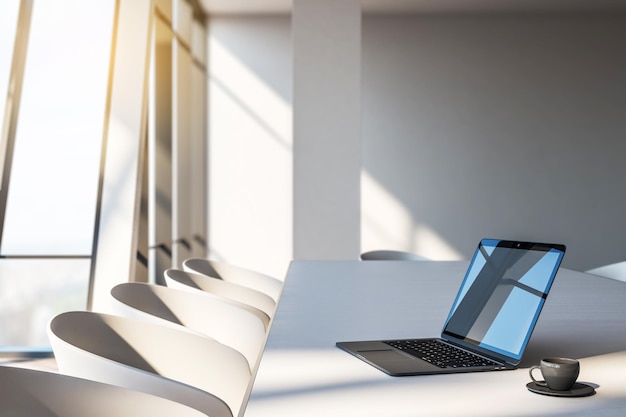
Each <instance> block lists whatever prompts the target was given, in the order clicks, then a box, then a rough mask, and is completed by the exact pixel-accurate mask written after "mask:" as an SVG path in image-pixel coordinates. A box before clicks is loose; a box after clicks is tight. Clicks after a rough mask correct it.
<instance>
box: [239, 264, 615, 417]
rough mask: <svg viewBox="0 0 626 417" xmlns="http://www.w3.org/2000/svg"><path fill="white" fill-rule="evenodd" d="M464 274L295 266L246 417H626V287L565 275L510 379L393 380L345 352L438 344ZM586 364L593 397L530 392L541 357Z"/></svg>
mask: <svg viewBox="0 0 626 417" xmlns="http://www.w3.org/2000/svg"><path fill="white" fill-rule="evenodd" d="M467 265H468V263H467V262H430V261H409V262H406V261H405V262H398V261H366V262H363V261H296V262H293V263H292V264H291V267H290V269H289V272H288V275H287V278H286V281H285V288H284V291H283V294H282V297H281V299H280V302H279V305H278V309H277V312H276V316H275V318H274V321H273V324H272V328H271V331H270V334H269V337H268V341H267V346H266V349H265V353H264V355H263V357H262V359H261V362H260V365H259V367H258V372H257V375H256V380H255V382H254V384H253V387H252V392H251V395H250V399H249V403H248V406H247V409H246V411H245V416H246V417H281V416H285V417H296V416H297V417H306V416H315V417H329V416H359V417H365V416H384V417H390V416H394V417H401V416H430V417H433V416H446V417H450V416H483V417H484V416H498V417H502V416H594V417H597V416H625V415H626V283H623V282H617V281H613V280H609V279H605V278H600V277H596V276H593V275H589V274H584V273H580V272H575V271H571V270H567V269H563V268H562V269H561V270H560V271H559V273H558V274H557V277H556V279H555V282H554V285H553V287H552V290H551V292H550V294H549V295H548V298H547V301H546V304H545V306H544V309H543V312H542V314H541V316H540V318H539V321H538V323H537V327H536V328H535V332H534V333H533V336H532V337H531V340H530V342H529V345H528V347H527V350H526V353H525V355H524V358H523V360H522V364H521V368H520V369H517V370H513V371H500V372H484V373H468V374H454V375H432V376H411V377H391V376H388V375H386V374H384V373H383V372H381V371H379V370H377V369H375V368H373V367H372V366H370V365H368V364H366V363H365V362H362V361H360V360H359V359H357V358H354V357H352V356H351V355H349V354H347V353H345V352H343V351H341V350H339V349H338V348H336V347H335V342H336V341H340V340H367V339H384V338H411V337H428V336H439V334H440V331H441V327H442V325H443V323H444V320H445V318H446V316H447V314H448V309H449V308H450V306H451V305H452V302H453V299H454V297H455V295H456V291H457V289H458V287H459V286H460V283H461V281H462V279H463V276H464V274H465V270H466V268H467ZM547 356H565V357H573V358H578V359H579V360H580V362H581V372H580V377H579V381H582V382H589V383H593V384H595V386H596V387H597V388H596V392H597V393H596V394H595V395H594V396H591V397H583V398H556V397H548V396H542V395H538V394H533V393H531V392H529V391H528V390H527V389H526V383H527V382H529V377H528V367H530V366H531V365H533V364H535V363H538V362H539V360H540V359H541V358H542V357H547Z"/></svg>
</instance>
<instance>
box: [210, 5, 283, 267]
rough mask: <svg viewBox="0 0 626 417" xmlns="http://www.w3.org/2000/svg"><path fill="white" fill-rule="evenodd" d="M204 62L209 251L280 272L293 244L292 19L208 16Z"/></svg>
mask: <svg viewBox="0 0 626 417" xmlns="http://www.w3.org/2000/svg"><path fill="white" fill-rule="evenodd" d="M207 63H208V72H209V80H208V95H209V103H208V120H207V124H208V132H209V133H208V134H209V149H208V153H209V167H208V171H209V202H208V205H209V215H208V223H209V224H208V247H209V256H210V257H211V258H213V259H218V260H223V261H226V262H231V263H234V264H237V265H241V266H244V267H247V268H251V269H255V270H258V271H260V272H264V273H266V274H270V275H273V276H276V277H277V278H282V277H283V276H284V274H285V272H286V270H287V267H288V266H289V261H290V260H291V258H292V251H293V249H292V248H293V244H292V229H293V226H292V219H293V214H292V159H293V158H292V147H293V144H292V132H291V131H292V115H291V80H292V77H291V36H290V22H289V18H287V17H273V16H265V17H213V18H211V19H210V20H209V22H208V56H207Z"/></svg>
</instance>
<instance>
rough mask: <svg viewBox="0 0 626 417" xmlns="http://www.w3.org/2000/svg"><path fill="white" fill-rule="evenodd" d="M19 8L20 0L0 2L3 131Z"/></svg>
mask: <svg viewBox="0 0 626 417" xmlns="http://www.w3.org/2000/svg"><path fill="white" fill-rule="evenodd" d="M19 8H20V0H3V1H1V2H0V132H2V129H1V128H2V122H3V120H4V111H5V106H6V97H7V92H8V87H9V77H10V76H11V61H12V58H13V46H14V44H15V29H16V27H17V14H18V12H19Z"/></svg>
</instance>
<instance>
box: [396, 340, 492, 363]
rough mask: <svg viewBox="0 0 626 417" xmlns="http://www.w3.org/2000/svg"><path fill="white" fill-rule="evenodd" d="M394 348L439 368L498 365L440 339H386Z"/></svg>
mask: <svg viewBox="0 0 626 417" xmlns="http://www.w3.org/2000/svg"><path fill="white" fill-rule="evenodd" d="M385 343H387V344H388V345H390V346H393V347H394V348H396V349H399V350H401V351H403V352H406V353H408V354H409V355H413V356H415V357H418V358H420V359H422V360H425V361H426V362H429V363H432V364H433V365H436V366H438V367H440V368H469V367H474V366H491V365H493V366H500V365H499V364H498V363H497V362H494V361H492V360H489V359H487V358H483V357H481V356H478V355H476V354H473V353H471V352H467V351H465V350H462V349H459V348H456V347H454V346H452V345H449V344H447V343H444V342H442V341H440V340H437V339H433V340H388V341H386V342H385Z"/></svg>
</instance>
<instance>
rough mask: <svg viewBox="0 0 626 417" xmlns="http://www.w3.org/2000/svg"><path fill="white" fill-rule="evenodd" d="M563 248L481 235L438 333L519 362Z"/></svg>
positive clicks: (560, 258)
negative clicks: (445, 319) (440, 331)
mask: <svg viewBox="0 0 626 417" xmlns="http://www.w3.org/2000/svg"><path fill="white" fill-rule="evenodd" d="M564 253H565V247H564V246H563V245H547V244H537V243H524V242H513V241H502V240H495V239H483V240H482V241H481V242H480V244H479V245H478V248H477V250H476V252H475V253H474V257H473V259H472V261H471V263H470V267H469V268H468V271H467V273H466V275H465V278H464V280H463V284H462V285H461V288H460V290H459V293H458V294H457V297H456V299H455V301H454V304H453V305H452V309H451V310H450V314H449V315H448V319H447V321H446V325H445V328H444V331H443V334H444V335H447V336H453V337H455V338H457V339H460V340H462V341H463V342H465V343H470V344H472V345H476V346H479V347H482V348H485V349H488V350H489V351H493V352H496V353H498V354H500V355H504V356H506V357H508V358H512V359H513V360H516V361H519V360H520V359H521V357H522V354H523V352H524V349H525V348H526V345H527V343H528V340H529V339H530V335H531V333H532V331H533V329H534V327H535V324H536V322H537V319H538V317H539V313H540V312H541V308H542V307H543V305H544V303H545V300H546V297H547V294H548V291H549V290H550V287H551V285H552V282H553V280H554V277H555V275H556V272H557V270H558V268H559V265H560V264H561V260H562V259H563V255H564Z"/></svg>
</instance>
